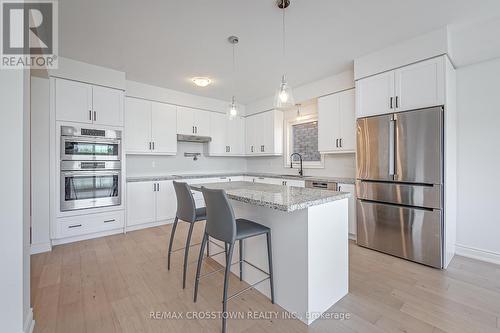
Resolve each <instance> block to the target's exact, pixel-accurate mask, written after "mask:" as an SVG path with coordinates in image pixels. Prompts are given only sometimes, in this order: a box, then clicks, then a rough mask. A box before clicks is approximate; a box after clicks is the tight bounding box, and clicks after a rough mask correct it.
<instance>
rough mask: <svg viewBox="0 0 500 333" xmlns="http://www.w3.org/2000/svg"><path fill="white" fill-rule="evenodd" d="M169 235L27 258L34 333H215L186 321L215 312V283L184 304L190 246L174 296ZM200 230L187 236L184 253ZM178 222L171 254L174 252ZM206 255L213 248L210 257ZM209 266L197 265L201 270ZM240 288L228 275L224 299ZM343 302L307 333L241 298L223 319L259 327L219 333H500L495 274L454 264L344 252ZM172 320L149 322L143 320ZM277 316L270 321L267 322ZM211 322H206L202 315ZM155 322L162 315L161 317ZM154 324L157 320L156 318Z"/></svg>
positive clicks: (183, 227)
mask: <svg viewBox="0 0 500 333" xmlns="http://www.w3.org/2000/svg"><path fill="white" fill-rule="evenodd" d="M170 230H171V226H170V225H167V226H161V227H156V228H150V229H144V230H139V231H134V232H130V233H128V234H126V235H122V234H120V235H114V236H109V237H104V238H99V239H94V240H88V241H82V242H78V243H72V244H67V245H60V246H55V247H54V248H53V251H52V252H49V253H42V254H38V255H34V256H32V257H31V274H32V276H31V301H32V305H33V308H34V316H35V320H36V325H35V332H38V333H41V332H47V333H48V332H61V333H68V332H71V333H78V332H134V333H136V332H180V331H182V332H186V333H187V332H219V331H220V327H221V321H220V319H200V320H194V319H191V320H188V319H186V317H185V316H186V315H187V313H193V312H197V311H199V312H205V313H208V312H210V311H214V312H216V311H220V310H221V299H222V282H223V280H222V275H221V274H214V275H212V276H210V277H207V278H206V279H203V280H202V281H201V283H200V294H199V300H198V302H197V303H193V301H192V296H193V277H194V273H195V269H196V265H195V262H196V258H197V256H198V251H199V247H198V246H195V247H193V248H192V250H191V253H190V259H189V261H190V262H191V264H190V266H189V270H188V279H187V281H188V286H187V288H186V289H185V290H183V289H182V287H181V283H182V282H181V280H182V259H183V252H182V251H179V252H176V253H175V254H173V257H172V259H173V261H172V269H171V270H170V271H168V270H167V269H166V253H167V251H166V250H167V245H168V238H169V235H170ZM202 230H203V223H199V224H198V225H197V226H196V227H195V233H194V235H193V244H195V243H198V242H199V241H200V238H201V233H202ZM186 234H187V224H186V223H180V224H179V227H178V232H177V234H176V243H175V244H174V249H176V248H180V247H182V246H183V243H184V241H185V239H186ZM214 250H215V249H214ZM218 267H219V266H218V265H217V263H215V262H214V261H207V264H205V267H204V270H205V271H210V270H213V269H215V268H218ZM245 286H246V284H245V283H243V282H240V281H239V280H238V278H237V277H235V276H232V279H231V281H230V290H229V293H230V294H231V293H233V292H235V291H237V290H239V289H241V288H243V287H245ZM349 290H350V292H349V294H348V295H347V296H346V297H344V298H343V299H342V300H341V301H340V302H339V303H337V304H336V305H335V306H334V307H332V308H331V309H330V311H331V312H340V313H348V314H349V315H350V317H349V319H345V320H335V319H319V320H317V321H316V322H315V323H313V325H311V326H309V327H307V326H306V325H304V324H303V323H301V322H300V321H298V320H295V319H283V318H282V317H281V314H282V312H283V310H282V309H281V308H280V307H279V306H277V305H273V304H271V303H270V301H269V300H268V299H267V298H265V297H264V296H262V295H261V294H259V293H258V292H257V291H254V290H251V291H249V292H247V293H245V294H243V295H241V296H239V297H237V298H235V299H233V300H231V301H230V302H229V305H228V309H229V311H231V312H235V311H241V312H243V313H245V314H246V313H248V312H250V311H251V312H253V311H263V312H265V311H268V312H267V315H268V316H269V318H263V319H260V320H255V319H249V318H245V319H229V320H228V331H229V332H242V333H250V332H283V333H284V332H313V333H316V332H318V333H319V332H408V333H413V332H415V333H426V332H429V333H431V332H500V319H499V318H500V266H497V265H493V264H488V263H484V262H479V261H476V260H472V259H467V258H463V257H455V259H454V260H453V262H452V263H451V265H450V267H449V269H448V270H446V271H439V270H435V269H432V268H429V267H425V266H422V265H418V264H415V263H411V262H408V261H404V260H401V259H397V258H394V257H391V256H387V255H384V254H381V253H378V252H375V251H371V250H367V249H364V248H361V247H358V246H356V245H355V244H354V243H351V244H350V287H349ZM169 311H170V312H171V316H174V315H175V314H177V315H180V314H182V315H184V317H183V318H182V319H164V318H163V319H162V318H160V319H152V318H150V313H151V312H160V314H161V315H163V313H168V312H169ZM275 313H278V315H277V316H278V318H273V314H275ZM208 314H211V313H208ZM163 316H165V315H163ZM160 317H161V316H160Z"/></svg>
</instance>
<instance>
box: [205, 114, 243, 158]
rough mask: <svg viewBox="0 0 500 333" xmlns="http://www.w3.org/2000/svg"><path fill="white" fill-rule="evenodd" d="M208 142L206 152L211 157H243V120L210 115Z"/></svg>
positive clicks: (221, 115)
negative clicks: (209, 139) (209, 138)
mask: <svg viewBox="0 0 500 333" xmlns="http://www.w3.org/2000/svg"><path fill="white" fill-rule="evenodd" d="M210 137H211V138H212V141H210V143H209V146H208V152H209V154H210V155H211V156H243V155H245V119H244V118H241V117H236V118H234V119H229V118H228V117H227V116H226V115H225V114H223V113H217V112H211V114H210Z"/></svg>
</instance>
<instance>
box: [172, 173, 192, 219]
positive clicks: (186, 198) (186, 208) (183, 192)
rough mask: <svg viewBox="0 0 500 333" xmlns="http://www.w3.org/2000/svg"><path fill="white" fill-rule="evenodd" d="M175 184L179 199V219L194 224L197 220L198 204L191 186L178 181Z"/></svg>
mask: <svg viewBox="0 0 500 333" xmlns="http://www.w3.org/2000/svg"><path fill="white" fill-rule="evenodd" d="M173 183H174V189H175V195H176V197H177V218H179V219H180V220H183V221H185V222H191V223H192V222H194V221H195V219H196V204H195V203H194V198H193V194H192V193H191V189H190V188H189V185H188V184H187V183H182V182H176V181H174V182H173Z"/></svg>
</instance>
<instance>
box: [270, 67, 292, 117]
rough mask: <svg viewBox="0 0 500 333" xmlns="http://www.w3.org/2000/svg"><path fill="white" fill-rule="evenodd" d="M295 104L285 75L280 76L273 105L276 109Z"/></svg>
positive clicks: (286, 107)
mask: <svg viewBox="0 0 500 333" xmlns="http://www.w3.org/2000/svg"><path fill="white" fill-rule="evenodd" d="M294 105H295V100H294V98H293V92H292V88H291V87H290V86H289V85H288V83H287V82H286V77H285V75H283V76H282V77H281V84H280V87H279V89H278V91H277V92H276V96H275V98H274V106H275V107H276V108H277V109H280V110H282V109H288V108H291V107H292V106H294Z"/></svg>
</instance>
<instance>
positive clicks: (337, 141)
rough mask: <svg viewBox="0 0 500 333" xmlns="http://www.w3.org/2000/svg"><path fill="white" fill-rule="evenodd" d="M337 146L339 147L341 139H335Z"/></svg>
mask: <svg viewBox="0 0 500 333" xmlns="http://www.w3.org/2000/svg"><path fill="white" fill-rule="evenodd" d="M335 147H337V148H338V147H339V139H336V140H335Z"/></svg>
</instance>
